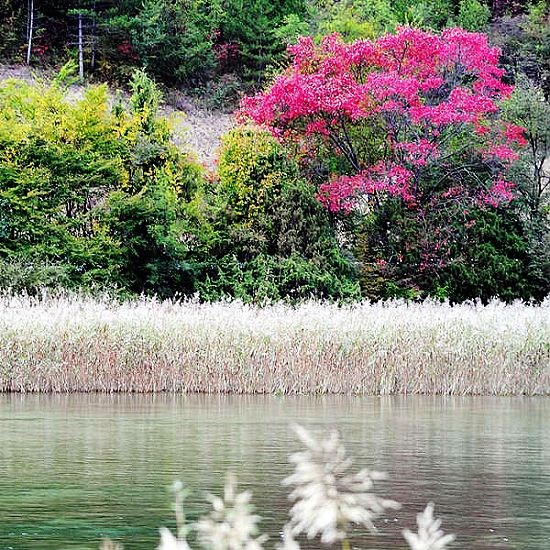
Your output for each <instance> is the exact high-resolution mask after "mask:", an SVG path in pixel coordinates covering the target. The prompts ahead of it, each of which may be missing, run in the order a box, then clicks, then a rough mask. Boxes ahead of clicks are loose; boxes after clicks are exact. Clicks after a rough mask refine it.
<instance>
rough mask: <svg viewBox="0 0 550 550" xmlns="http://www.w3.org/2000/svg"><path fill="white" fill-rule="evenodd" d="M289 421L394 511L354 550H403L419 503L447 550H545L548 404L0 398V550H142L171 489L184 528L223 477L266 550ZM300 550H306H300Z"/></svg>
mask: <svg viewBox="0 0 550 550" xmlns="http://www.w3.org/2000/svg"><path fill="white" fill-rule="evenodd" d="M292 422H298V423H301V424H303V425H304V426H306V427H308V428H312V429H321V428H322V429H330V428H338V429H339V430H341V433H342V436H343V439H344V441H345V443H346V447H347V448H348V451H349V452H350V454H351V455H352V456H354V458H355V466H356V467H357V468H360V467H365V466H368V467H371V468H373V469H377V470H383V471H386V472H387V473H388V480H387V481H384V482H381V483H380V485H379V491H378V492H379V494H381V495H383V496H386V497H389V498H393V499H395V500H398V501H399V502H401V503H402V504H403V509H402V510H399V511H392V512H390V513H389V515H388V516H386V517H385V518H384V519H381V520H378V521H377V526H378V528H379V535H378V536H377V537H375V538H373V537H371V536H369V537H367V538H365V537H364V536H363V535H362V533H358V534H357V536H356V537H355V538H354V539H353V547H354V548H405V546H404V543H403V540H402V539H401V535H400V532H401V530H402V529H403V528H406V527H409V528H412V527H414V524H415V515H416V513H417V512H419V511H421V510H422V509H423V507H424V506H425V505H426V504H427V503H428V502H429V501H434V502H435V504H436V515H437V516H439V517H441V518H442V519H443V525H442V527H443V529H445V531H446V532H451V533H456V534H457V542H456V544H455V546H453V548H468V549H501V548H502V549H504V548H507V549H509V548H518V549H519V548H522V549H523V548H525V549H529V550H537V549H541V550H542V549H548V548H550V399H548V398H506V397H500V398H493V397H492V398H484V397H470V398H446V397H418V396H414V397H413V396H411V397H337V396H334V397H333V396H331V397H291V398H287V397H284V398H283V397H273V396H269V397H268V396H206V395H189V396H186V395H183V396H182V395H166V394H157V395H100V394H99V395H98V394H89V395H19V394H4V395H0V550H2V549H17V550H19V549H30V548H33V549H54V548H55V549H56V550H60V549H64V548H98V546H99V541H100V539H101V537H103V536H109V537H111V538H113V539H116V540H117V541H119V542H121V543H123V544H124V547H125V548H127V549H129V550H133V549H135V550H137V549H150V550H153V549H154V548H155V547H156V545H157V542H158V527H161V526H167V527H170V528H173V526H174V520H173V513H172V494H171V492H170V489H169V488H170V486H171V484H172V483H173V481H174V480H176V479H181V480H182V481H183V482H184V483H185V484H186V486H187V487H188V488H189V491H190V495H189V496H188V498H187V500H186V512H187V515H188V518H189V519H190V520H191V521H193V520H195V519H197V517H198V516H199V515H200V514H202V513H204V512H205V511H206V510H207V509H208V505H207V504H206V503H205V502H204V495H205V493H206V492H212V493H218V494H219V493H220V491H221V488H222V486H223V482H224V475H225V472H226V471H231V472H234V473H236V474H237V476H238V479H239V485H240V487H241V488H243V489H244V488H246V489H250V490H251V491H252V492H253V502H254V503H255V505H256V506H257V509H258V512H259V513H260V515H261V516H262V518H263V520H262V524H261V525H262V529H263V531H264V532H266V533H268V534H269V536H270V540H269V541H268V543H267V544H266V548H269V549H272V548H274V545H275V543H276V542H277V539H278V534H279V532H280V528H281V526H282V525H283V523H284V522H285V521H286V518H287V511H288V508H289V503H288V500H287V498H286V494H287V493H286V489H285V488H284V487H282V486H281V483H280V482H281V480H282V479H283V478H284V477H285V476H286V475H288V474H289V473H290V471H291V466H290V465H289V464H288V455H289V453H290V452H292V451H295V450H298V449H299V448H300V445H299V443H298V442H297V440H296V437H295V435H294V434H293V433H292V432H291V431H290V430H289V425H290V424H291V423H292ZM306 546H309V547H311V545H310V544H309V545H306Z"/></svg>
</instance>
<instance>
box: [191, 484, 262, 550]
mask: <svg viewBox="0 0 550 550" xmlns="http://www.w3.org/2000/svg"><path fill="white" fill-rule="evenodd" d="M251 496H252V495H251V493H250V492H249V491H245V492H243V493H237V482H236V480H235V477H234V476H231V475H228V476H227V481H226V484H225V488H224V496H223V499H222V498H220V497H216V496H213V495H209V497H208V499H209V500H210V502H211V504H212V511H211V512H210V513H209V514H208V515H206V516H204V517H203V518H201V519H200V520H199V521H198V523H197V525H196V529H197V532H198V534H199V540H200V542H201V543H202V544H203V546H204V547H206V548H208V549H209V550H262V544H263V542H264V541H265V539H266V538H265V537H263V536H260V537H257V538H254V536H255V535H256V533H257V531H258V528H257V524H258V521H259V520H260V517H259V516H257V515H254V514H252V513H251V510H252V506H251V504H250V498H251Z"/></svg>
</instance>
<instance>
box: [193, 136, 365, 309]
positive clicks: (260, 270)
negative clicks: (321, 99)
mask: <svg viewBox="0 0 550 550" xmlns="http://www.w3.org/2000/svg"><path fill="white" fill-rule="evenodd" d="M218 175H219V184H218V185H217V186H216V187H215V188H214V189H213V190H211V192H210V194H209V195H208V196H207V197H206V200H207V202H208V207H207V209H206V213H203V216H206V218H207V222H206V223H205V220H204V219H201V220H200V221H198V222H197V224H198V225H199V228H198V229H197V236H198V237H199V239H202V241H203V242H204V243H205V249H204V251H203V254H204V256H203V257H205V260H204V264H203V266H204V271H203V275H202V278H201V280H200V281H198V282H197V286H196V289H197V291H198V292H199V293H200V295H201V296H202V297H203V298H206V299H209V300H210V299H218V298H221V297H237V298H241V299H243V300H246V301H248V300H263V299H270V300H278V299H291V300H297V299H302V298H309V297H320V298H329V299H348V298H351V297H354V296H358V292H357V291H358V286H357V282H356V274H355V269H354V267H353V266H352V264H351V263H350V261H349V260H348V259H346V258H345V257H344V256H343V255H342V253H341V251H340V249H339V246H338V243H337V240H336V236H335V230H334V227H333V226H332V225H331V223H330V221H329V219H328V217H327V215H326V212H325V211H324V209H323V208H322V206H321V205H320V203H319V202H318V201H317V200H316V198H315V195H314V189H313V188H312V187H311V185H309V184H308V183H306V182H305V181H303V180H302V179H300V178H299V177H298V170H297V167H296V165H295V164H294V163H293V162H291V161H290V160H289V159H288V153H287V151H285V149H284V148H283V147H282V146H281V145H280V144H279V143H278V142H277V141H276V140H275V139H274V138H273V137H272V136H270V135H269V134H268V133H267V132H264V131H261V130H259V129H258V128H253V127H240V128H237V129H235V130H232V131H231V132H230V133H229V134H228V135H227V136H226V137H225V139H224V140H223V143H222V147H221V151H220V158H219V172H218ZM206 228H208V229H206Z"/></svg>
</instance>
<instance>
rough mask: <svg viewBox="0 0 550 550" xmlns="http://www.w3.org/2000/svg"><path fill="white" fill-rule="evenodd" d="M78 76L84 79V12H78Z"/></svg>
mask: <svg viewBox="0 0 550 550" xmlns="http://www.w3.org/2000/svg"><path fill="white" fill-rule="evenodd" d="M78 76H79V77H80V82H83V81H84V45H83V39H82V13H79V14H78Z"/></svg>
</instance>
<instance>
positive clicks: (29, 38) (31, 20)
mask: <svg viewBox="0 0 550 550" xmlns="http://www.w3.org/2000/svg"><path fill="white" fill-rule="evenodd" d="M28 6H29V8H28V11H29V13H28V19H27V65H30V64H31V53H32V37H33V32H34V0H29V3H28Z"/></svg>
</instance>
